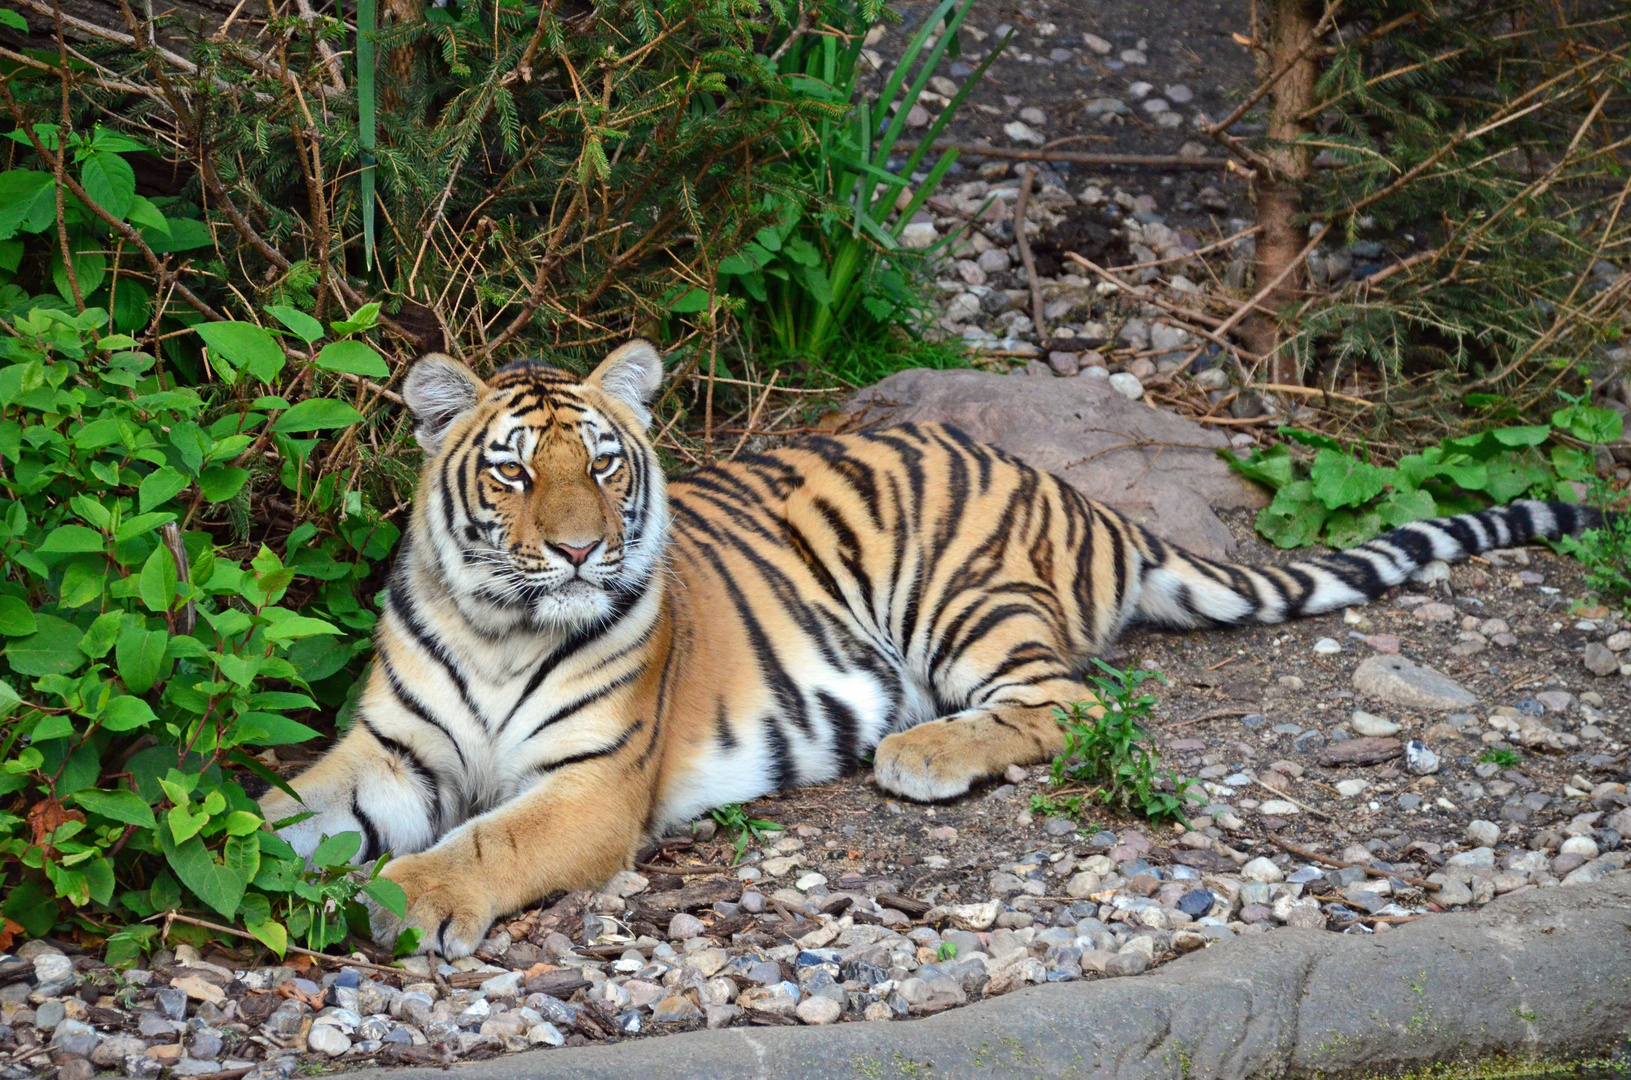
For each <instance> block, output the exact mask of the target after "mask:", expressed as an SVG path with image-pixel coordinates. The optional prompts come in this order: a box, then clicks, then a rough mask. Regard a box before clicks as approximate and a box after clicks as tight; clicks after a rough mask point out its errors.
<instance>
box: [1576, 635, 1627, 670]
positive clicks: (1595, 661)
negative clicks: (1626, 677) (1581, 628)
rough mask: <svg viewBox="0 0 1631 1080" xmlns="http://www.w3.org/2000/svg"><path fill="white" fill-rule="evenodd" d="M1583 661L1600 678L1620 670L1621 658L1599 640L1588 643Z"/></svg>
mask: <svg viewBox="0 0 1631 1080" xmlns="http://www.w3.org/2000/svg"><path fill="white" fill-rule="evenodd" d="M1581 662H1582V663H1584V664H1585V665H1586V670H1587V671H1589V672H1591V673H1592V674H1593V675H1596V676H1598V677H1599V678H1603V677H1606V676H1609V675H1613V674H1614V673H1616V672H1618V671H1619V670H1620V658H1619V657H1617V656H1615V655H1614V654H1613V653H1612V652H1610V651H1609V650H1608V649H1607V648H1605V647H1604V646H1603V644H1602V643H1601V642H1597V641H1593V642H1589V643H1587V645H1586V651H1585V654H1584V655H1583V656H1582V657H1581Z"/></svg>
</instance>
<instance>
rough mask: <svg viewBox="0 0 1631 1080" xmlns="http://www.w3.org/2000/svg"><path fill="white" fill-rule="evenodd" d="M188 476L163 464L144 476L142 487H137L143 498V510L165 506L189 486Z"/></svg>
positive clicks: (145, 511)
mask: <svg viewBox="0 0 1631 1080" xmlns="http://www.w3.org/2000/svg"><path fill="white" fill-rule="evenodd" d="M187 483H188V481H187V477H186V476H184V475H182V473H181V472H180V471H179V470H177V469H173V468H171V467H170V466H168V465H161V466H159V467H158V468H157V469H154V470H153V471H152V472H150V473H148V474H147V475H146V476H145V477H143V478H142V485H141V487H139V488H137V489H136V490H137V495H138V497H139V498H140V500H141V511H142V513H144V514H145V513H147V512H148V511H149V510H151V509H153V507H155V506H163V505H164V504H165V503H167V502H169V501H170V500H171V499H173V498H175V497H176V496H177V495H179V494H181V492H182V491H183V490H184V489H185V488H186V487H187Z"/></svg>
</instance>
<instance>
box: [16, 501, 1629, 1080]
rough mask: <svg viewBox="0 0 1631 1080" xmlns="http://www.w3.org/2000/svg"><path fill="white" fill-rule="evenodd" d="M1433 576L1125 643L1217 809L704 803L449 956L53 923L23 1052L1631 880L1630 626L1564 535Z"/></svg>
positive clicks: (790, 983)
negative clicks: (758, 830) (68, 930)
mask: <svg viewBox="0 0 1631 1080" xmlns="http://www.w3.org/2000/svg"><path fill="white" fill-rule="evenodd" d="M1234 524H1235V525H1237V526H1238V527H1239V528H1240V530H1241V535H1240V537H1239V538H1240V540H1241V542H1242V544H1243V546H1245V547H1246V548H1247V549H1248V552H1249V553H1251V554H1253V555H1261V554H1263V552H1262V551H1261V546H1260V545H1257V542H1256V541H1255V540H1253V539H1252V538H1251V537H1250V535H1249V534H1247V533H1246V532H1245V527H1246V522H1245V521H1244V520H1243V519H1242V520H1241V521H1238V522H1235V523H1234ZM1254 547H1255V548H1256V549H1257V550H1255V551H1254V550H1253V549H1254ZM1413 588H1414V589H1416V591H1415V592H1409V591H1404V592H1396V593H1395V594H1393V595H1391V596H1389V597H1388V598H1386V599H1385V600H1383V601H1381V602H1379V603H1377V604H1375V605H1373V606H1371V607H1368V608H1364V609H1355V610H1351V611H1350V612H1349V613H1346V614H1338V615H1331V616H1325V617H1321V618H1317V619H1308V620H1304V621H1301V622H1297V623H1294V624H1290V625H1287V626H1282V627H1270V628H1263V629H1257V630H1246V631H1235V632H1206V633H1196V634H1187V635H1168V634H1157V633H1144V632H1134V633H1132V634H1130V635H1129V636H1128V637H1127V638H1125V639H1124V640H1123V642H1122V643H1121V646H1120V650H1119V657H1118V660H1119V662H1121V663H1123V664H1126V663H1132V662H1137V663H1139V664H1141V665H1142V666H1144V667H1146V668H1150V669H1157V670H1160V671H1161V672H1162V673H1163V674H1164V675H1165V677H1166V678H1167V680H1168V685H1167V686H1165V687H1161V688H1159V689H1158V691H1157V693H1158V696H1159V699H1160V701H1159V705H1158V707H1157V710H1156V713H1155V719H1154V720H1153V722H1152V729H1153V732H1154V735H1155V738H1156V741H1157V743H1158V745H1159V747H1160V749H1161V751H1162V754H1163V758H1164V761H1165V763H1166V764H1170V765H1172V766H1174V767H1176V768H1177V769H1178V770H1179V771H1180V772H1181V773H1183V774H1184V775H1187V776H1196V777H1199V778H1201V779H1202V780H1203V781H1204V783H1205V785H1206V787H1205V790H1206V793H1207V797H1208V805H1207V806H1205V808H1204V812H1203V813H1200V814H1198V815H1196V816H1193V817H1192V819H1191V826H1192V828H1189V829H1185V828H1182V827H1178V826H1171V827H1161V828H1158V827H1153V826H1151V825H1150V824H1148V823H1144V822H1140V821H1134V820H1127V819H1120V818H1117V817H1115V816H1112V815H1103V816H1095V817H1092V818H1089V819H1086V820H1082V821H1075V820H1069V819H1066V818H1060V817H1040V816H1038V815H1035V814H1033V813H1032V811H1031V797H1032V796H1033V795H1036V794H1041V793H1045V792H1046V791H1047V790H1048V788H1047V770H1046V769H1045V768H1043V767H1033V768H1031V769H1017V768H1016V769H1013V770H1010V773H1009V775H1008V776H1007V777H1006V778H1003V779H1000V780H999V781H996V782H994V783H992V784H989V785H987V786H985V787H984V788H983V789H981V790H979V791H976V792H974V793H973V794H971V795H970V796H968V797H966V798H964V799H961V800H958V801H956V802H954V803H951V804H947V805H940V806H921V805H915V804H908V803H902V802H899V801H896V800H893V799H890V798H886V797H885V796H884V794H883V793H882V792H880V791H879V790H878V789H877V788H875V787H874V786H873V785H872V784H871V782H870V780H869V779H868V778H867V777H866V776H864V775H857V776H853V777H849V778H846V779H844V780H841V781H839V782H836V783H832V784H827V785H822V786H819V787H812V788H806V789H801V790H798V791H794V792H790V793H787V794H785V795H781V796H777V797H773V798H768V799H764V800H761V801H759V802H757V803H755V804H752V805H751V806H749V807H748V812H749V814H750V815H751V816H753V817H756V818H761V819H765V820H769V821H773V822H776V823H777V824H780V825H782V826H783V827H784V828H783V829H782V830H781V831H778V832H769V833H766V834H765V835H764V837H763V839H762V842H757V843H749V844H748V845H747V848H746V851H745V852H744V853H743V855H742V858H741V860H740V862H738V863H736V864H734V865H733V864H732V860H733V858H734V857H735V855H736V848H735V844H734V843H733V842H732V840H731V838H730V837H727V836H724V835H720V834H719V833H718V831H717V830H716V829H714V828H713V823H712V822H704V823H699V825H698V826H697V828H696V830H695V832H694V833H693V835H691V836H687V837H676V838H674V839H672V840H670V841H667V842H665V843H664V844H661V845H658V846H656V847H654V848H652V849H651V850H648V851H647V852H646V853H645V854H644V855H643V857H642V860H641V863H642V868H641V870H640V872H638V873H635V872H624V873H621V874H619V875H618V876H617V877H616V878H614V879H613V880H612V881H611V882H609V883H608V884H607V885H606V887H605V888H604V890H603V891H602V892H600V893H598V894H591V893H574V894H568V895H565V896H558V897H551V898H549V900H547V901H546V903H545V904H544V905H542V906H541V907H540V908H539V909H537V910H534V911H530V912H527V913H525V914H523V915H522V916H520V917H518V918H516V919H514V920H512V921H510V922H508V923H504V924H500V926H499V928H497V929H496V930H495V933H494V934H493V936H492V937H491V938H490V939H489V940H488V941H487V942H486V945H485V947H484V949H483V950H482V951H481V952H480V953H479V954H478V955H477V956H476V957H470V958H465V959H462V960H459V961H457V962H455V963H453V964H442V963H434V964H433V962H432V961H431V960H429V959H427V958H423V957H420V958H414V959H411V960H409V961H406V962H405V964H404V966H403V968H401V969H396V970H386V969H383V968H379V967H371V966H363V965H358V966H346V967H342V968H339V969H338V970H335V969H334V968H332V967H312V966H310V965H309V964H306V963H305V962H304V961H302V963H301V964H300V965H296V964H289V965H287V966H282V965H279V966H257V959H256V957H255V955H254V954H253V953H252V952H250V951H247V950H246V951H243V952H239V953H226V952H219V951H217V952H212V953H211V954H210V955H208V956H204V957H200V956H199V954H198V952H196V951H195V950H193V949H192V948H190V947H188V946H185V945H183V946H180V947H178V948H177V949H175V950H174V951H173V952H172V951H170V950H164V951H161V952H159V953H157V954H155V955H154V957H153V958H152V960H151V964H150V967H149V968H148V969H146V970H141V971H127V972H124V973H122V974H116V973H115V972H113V971H112V970H110V969H108V968H106V967H105V966H103V965H102V964H101V963H100V962H99V961H98V960H97V959H96V958H95V957H94V956H92V955H89V954H86V953H84V952H83V951H82V950H80V949H78V948H77V947H75V946H72V945H70V944H67V943H63V942H50V941H31V942H28V943H26V944H24V945H23V946H22V947H21V948H20V949H19V950H18V952H17V955H16V956H15V957H6V958H3V959H0V1063H3V1064H0V1075H4V1076H7V1077H22V1076H33V1075H42V1074H55V1075H56V1076H57V1077H58V1078H59V1080H88V1078H89V1077H91V1076H92V1075H95V1074H96V1073H97V1072H99V1071H103V1072H118V1073H123V1074H124V1075H127V1076H131V1077H147V1078H153V1077H158V1076H160V1075H161V1074H164V1073H166V1072H167V1073H168V1075H170V1076H175V1077H197V1076H211V1077H220V1078H221V1080H226V1078H228V1077H235V1076H245V1075H247V1076H253V1077H256V1078H263V1077H264V1078H270V1077H272V1076H273V1075H277V1076H290V1075H293V1073H295V1072H297V1071H309V1070H310V1069H312V1068H315V1067H327V1066H330V1065H334V1066H340V1065H345V1066H350V1065H355V1064H358V1063H362V1062H379V1063H382V1064H390V1063H446V1062H451V1061H454V1060H466V1059H472V1058H478V1057H487V1056H491V1055H494V1054H498V1053H502V1052H506V1051H514V1050H522V1049H526V1048H529V1047H536V1046H543V1047H547V1046H558V1045H563V1044H571V1045H582V1044H584V1043H590V1042H598V1041H604V1040H610V1039H621V1038H628V1037H635V1036H645V1035H650V1034H660V1033H666V1032H673V1031H679V1030H687V1029H692V1028H697V1027H702V1026H714V1027H717V1026H724V1025H733V1024H800V1023H802V1024H828V1023H835V1022H845V1021H876V1022H884V1021H893V1020H904V1019H907V1018H910V1017H913V1016H920V1015H926V1014H931V1013H936V1012H939V1011H942V1010H944V1009H948V1008H953V1007H955V1006H958V1005H961V1004H964V1003H965V1002H968V1001H972V1000H978V999H980V998H983V997H991V996H995V995H999V994H1004V993H1007V992H1009V991H1012V990H1014V989H1017V988H1018V987H1020V986H1023V985H1026V984H1028V983H1038V982H1057V981H1067V980H1075V979H1098V978H1112V977H1120V976H1131V975H1137V974H1139V973H1141V972H1144V971H1146V970H1148V969H1149V968H1151V967H1152V966H1155V965H1159V964H1161V963H1163V962H1166V961H1168V960H1170V959H1172V958H1174V957H1177V956H1179V955H1182V954H1184V953H1186V952H1189V951H1193V950H1195V949H1200V948H1205V947H1207V946H1208V945H1209V944H1211V943H1213V942H1216V941H1221V940H1227V939H1229V938H1232V937H1234V936H1236V935H1242V934H1265V933H1272V932H1274V931H1275V930H1276V929H1278V928H1280V927H1282V926H1299V927H1316V928H1319V927H1323V928H1327V929H1329V930H1330V931H1332V932H1340V933H1348V934H1371V933H1386V932H1388V931H1389V930H1390V929H1391V928H1392V927H1393V926H1395V925H1397V924H1398V923H1400V922H1402V921H1406V920H1413V919H1417V918H1423V917H1431V914H1432V913H1433V912H1436V911H1439V910H1448V909H1454V908H1464V907H1467V906H1469V905H1473V906H1476V905H1480V904H1482V903H1486V902H1488V901H1489V900H1490V899H1492V898H1493V897H1494V896H1496V895H1500V894H1507V893H1514V892H1519V891H1522V890H1527V889H1536V888H1550V887H1558V886H1565V887H1566V886H1568V885H1572V884H1577V883H1590V882H1593V881H1596V880H1600V879H1601V878H1602V877H1604V876H1605V875H1609V874H1617V873H1623V872H1624V867H1625V864H1626V861H1627V845H1626V844H1625V843H1624V841H1623V839H1622V837H1623V836H1631V810H1628V809H1627V806H1628V803H1631V800H1628V797H1627V794H1626V787H1625V781H1626V779H1627V764H1626V761H1627V755H1626V744H1627V743H1628V742H1631V724H1628V722H1627V717H1628V716H1631V692H1628V687H1627V677H1626V676H1625V675H1622V674H1621V670H1622V669H1621V667H1620V660H1622V659H1627V660H1631V652H1627V651H1626V649H1627V647H1628V646H1631V632H1628V631H1625V630H1622V629H1621V625H1622V624H1621V622H1620V620H1619V619H1618V618H1617V617H1615V616H1614V615H1612V614H1610V613H1609V612H1608V611H1607V610H1605V609H1602V608H1599V607H1594V606H1592V605H1591V602H1590V600H1589V598H1588V597H1587V596H1586V594H1585V592H1584V590H1583V587H1582V583H1581V579H1580V572H1579V568H1578V567H1577V566H1576V565H1575V564H1574V563H1572V562H1570V561H1568V560H1564V559H1561V558H1558V557H1555V556H1553V555H1551V554H1550V553H1549V552H1546V551H1544V550H1540V549H1535V550H1530V551H1524V552H1512V553H1491V558H1490V559H1488V560H1487V561H1480V562H1474V563H1471V564H1467V565H1464V566H1458V567H1454V568H1451V569H1450V570H1449V572H1448V573H1447V574H1446V575H1444V576H1443V577H1442V578H1441V580H1439V581H1437V582H1435V583H1434V584H1432V585H1430V586H1414V587H1413ZM1401 658H1402V659H1404V660H1410V661H1414V663H1413V664H1401V663H1399V661H1400V659H1401ZM1587 664H1590V665H1591V666H1590V667H1589V668H1588V667H1587V666H1586V665H1587ZM1417 665H1420V666H1419V667H1418V666H1417ZM1626 670H1631V666H1628V668H1627V669H1626ZM1435 671H1436V674H1435ZM1594 672H1605V674H1595V673H1594ZM1489 751H1505V753H1504V754H1490V753H1488V752H1489ZM1508 755H1510V758H1509V759H1508V760H1509V761H1510V760H1515V761H1516V764H1515V765H1512V766H1511V767H1502V766H1501V765H1499V764H1495V763H1492V762H1489V761H1481V760H1480V758H1481V757H1507V756H1508ZM1343 864H1347V865H1343ZM659 867H666V868H669V869H672V870H673V871H674V872H672V873H665V872H661V870H660V869H659ZM269 959H270V958H268V957H266V956H265V954H261V955H260V957H259V963H260V964H262V965H264V964H265V963H267V962H268V961H269ZM361 959H362V956H361V954H358V955H357V956H355V957H353V961H357V960H361Z"/></svg>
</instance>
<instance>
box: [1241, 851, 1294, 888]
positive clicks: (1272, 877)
mask: <svg viewBox="0 0 1631 1080" xmlns="http://www.w3.org/2000/svg"><path fill="white" fill-rule="evenodd" d="M1240 876H1241V877H1243V878H1245V879H1246V880H1247V881H1261V882H1264V883H1266V884H1270V885H1272V884H1274V883H1275V882H1277V881H1279V880H1281V879H1282V878H1284V877H1285V874H1284V873H1283V872H1282V871H1281V870H1280V868H1279V867H1278V866H1275V865H1274V863H1272V862H1270V861H1269V860H1268V859H1265V858H1262V857H1258V858H1256V859H1253V860H1251V861H1250V862H1248V863H1247V864H1246V865H1245V866H1242V867H1241V868H1240Z"/></svg>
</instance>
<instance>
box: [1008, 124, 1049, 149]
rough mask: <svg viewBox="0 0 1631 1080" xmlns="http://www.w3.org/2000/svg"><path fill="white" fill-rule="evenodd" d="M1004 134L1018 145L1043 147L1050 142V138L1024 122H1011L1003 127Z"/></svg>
mask: <svg viewBox="0 0 1631 1080" xmlns="http://www.w3.org/2000/svg"><path fill="white" fill-rule="evenodd" d="M1002 133H1003V134H1004V135H1006V136H1008V138H1010V139H1012V140H1013V141H1014V142H1017V143H1029V144H1030V145H1032V146H1041V145H1042V144H1043V143H1045V142H1047V141H1048V137H1047V136H1046V135H1044V134H1042V133H1041V132H1040V131H1037V130H1036V129H1035V128H1033V127H1031V125H1029V124H1027V123H1025V122H1024V121H1023V120H1010V121H1008V123H1006V124H1004V125H1002Z"/></svg>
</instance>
